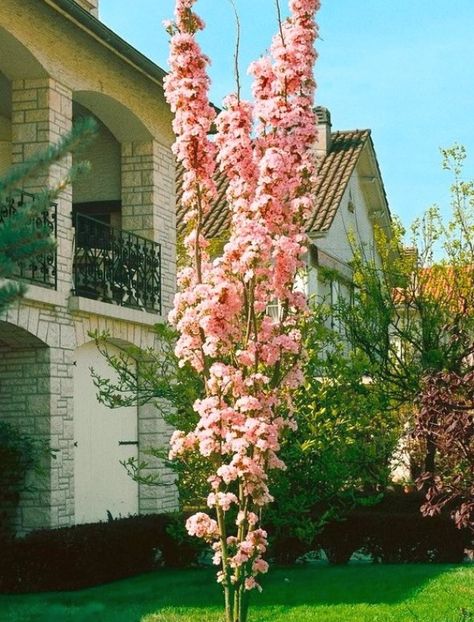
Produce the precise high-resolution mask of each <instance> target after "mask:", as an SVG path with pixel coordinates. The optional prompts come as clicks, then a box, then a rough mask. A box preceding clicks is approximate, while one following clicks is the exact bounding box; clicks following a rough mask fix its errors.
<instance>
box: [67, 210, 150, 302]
mask: <svg viewBox="0 0 474 622" xmlns="http://www.w3.org/2000/svg"><path fill="white" fill-rule="evenodd" d="M74 220H75V249H74V266H73V279H74V286H73V293H74V295H75V296H83V297H85V298H91V299H92V300H99V301H102V302H108V303H111V304H115V305H120V306H122V307H130V308H133V309H141V310H142V311H147V312H149V313H161V247H160V245H159V244H157V243H156V242H153V241H152V240H147V239H146V238H143V237H141V236H139V235H135V234H134V233H130V232H128V231H123V230H122V229H117V228H115V227H111V226H110V225H107V224H105V223H103V222H101V221H100V220H96V219H94V218H90V217H89V216H85V215H84V214H80V213H76V214H75V215H74Z"/></svg>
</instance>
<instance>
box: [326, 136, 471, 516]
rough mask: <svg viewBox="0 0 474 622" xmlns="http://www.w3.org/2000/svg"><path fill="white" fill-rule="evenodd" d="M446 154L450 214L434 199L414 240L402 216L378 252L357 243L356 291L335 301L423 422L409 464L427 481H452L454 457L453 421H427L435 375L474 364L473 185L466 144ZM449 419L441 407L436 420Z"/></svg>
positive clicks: (356, 338)
mask: <svg viewBox="0 0 474 622" xmlns="http://www.w3.org/2000/svg"><path fill="white" fill-rule="evenodd" d="M442 155H443V168H444V169H445V170H448V171H450V172H451V173H452V174H453V176H454V181H453V184H452V186H451V196H452V202H451V213H450V216H449V217H448V218H443V217H442V214H441V212H440V210H439V208H438V207H436V206H435V207H432V208H430V209H429V210H428V211H427V212H426V213H425V214H424V215H423V217H422V218H419V219H417V220H416V221H415V222H414V223H413V225H412V227H411V229H410V247H409V248H408V249H407V248H406V247H405V248H404V246H403V243H404V239H405V237H404V236H405V231H404V230H403V228H402V227H401V226H400V225H399V224H398V223H395V226H394V233H393V235H392V236H390V237H389V236H387V234H386V233H384V232H383V231H377V242H378V244H377V247H378V249H379V252H380V256H379V257H375V256H373V255H370V254H369V253H368V252H367V249H365V248H356V249H355V259H354V281H355V289H354V295H353V300H352V301H351V302H348V301H345V300H340V301H339V303H338V310H337V315H338V318H339V321H340V323H341V324H342V325H343V326H344V329H345V333H346V335H347V338H348V341H349V343H350V344H351V346H352V347H353V348H354V350H355V351H360V352H361V353H363V355H364V356H365V357H366V358H367V360H368V361H369V363H370V366H371V372H370V373H371V376H372V379H373V381H374V383H376V384H380V385H383V386H384V389H385V391H386V393H387V396H388V397H389V398H390V402H391V404H392V407H397V408H399V409H400V411H405V412H406V413H408V414H409V417H408V424H409V425H410V427H411V430H413V429H414V426H415V424H416V423H418V425H417V428H416V429H417V434H416V441H417V442H416V443H415V444H414V445H413V444H412V453H411V458H412V474H413V477H414V478H415V479H416V478H418V477H420V476H422V479H420V480H419V481H420V482H425V483H426V482H428V480H431V481H434V480H433V478H435V477H436V478H441V480H439V479H438V480H437V481H443V480H445V481H453V477H454V471H453V469H454V470H455V469H456V467H455V466H454V465H455V464H456V463H457V462H456V458H455V455H454V454H453V453H452V452H453V451H454V445H453V444H452V443H449V442H447V441H446V438H447V437H446V433H447V434H448V435H449V431H447V430H446V429H444V432H443V433H441V430H440V429H438V428H437V429H436V430H435V429H434V428H433V427H432V426H430V425H428V423H427V422H428V421H430V420H431V419H430V417H431V415H429V414H428V411H429V408H430V406H429V405H430V404H434V402H433V400H432V399H431V398H432V395H433V382H437V381H436V380H435V379H439V378H441V377H443V378H451V379H452V380H453V382H454V384H455V385H456V381H455V379H456V378H459V377H464V378H470V376H469V374H470V372H471V371H472V370H473V369H474V368H473V353H474V185H473V182H466V181H464V180H463V179H462V170H463V162H464V160H465V157H466V153H465V150H464V148H463V147H460V146H458V145H455V146H453V147H451V148H450V149H445V150H442ZM456 386H457V385H456ZM426 391H428V393H426ZM454 402H455V401H454ZM453 408H454V410H456V408H455V406H453ZM449 420H450V418H449V417H441V418H440V419H439V421H438V423H437V424H436V425H439V426H444V425H449V424H447V423H446V422H448V421H449ZM464 429H465V430H467V428H466V427H465V426H464ZM441 439H443V440H442V441H441ZM420 449H421V450H422V453H420ZM451 458H453V459H452V460H451ZM470 468H472V466H471V467H470ZM422 474H423V475H422ZM428 474H430V475H428ZM432 491H433V489H432ZM429 494H431V493H429ZM438 507H439V506H438Z"/></svg>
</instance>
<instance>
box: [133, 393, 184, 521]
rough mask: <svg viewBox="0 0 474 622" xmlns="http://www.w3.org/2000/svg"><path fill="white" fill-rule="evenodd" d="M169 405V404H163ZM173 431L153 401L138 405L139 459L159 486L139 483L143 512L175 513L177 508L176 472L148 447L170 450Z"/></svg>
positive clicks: (145, 473)
mask: <svg viewBox="0 0 474 622" xmlns="http://www.w3.org/2000/svg"><path fill="white" fill-rule="evenodd" d="M164 407H165V408H166V405H165V406H164ZM172 432H173V429H172V427H171V426H169V425H168V424H166V423H165V421H164V420H163V418H162V416H161V415H160V413H159V411H158V410H157V408H156V407H155V406H154V405H153V404H145V405H143V406H139V408H138V438H139V456H138V459H139V461H140V462H146V463H147V465H148V466H147V468H146V469H143V475H144V476H146V475H148V474H149V475H153V476H154V477H157V478H158V481H159V482H160V484H161V485H160V486H144V485H142V484H140V486H139V506H138V507H139V512H140V514H150V513H160V512H174V511H176V510H177V509H178V489H177V487H176V474H175V473H174V472H173V471H172V470H171V469H169V468H168V467H166V466H165V464H164V462H163V460H161V459H159V458H155V457H153V456H150V455H149V454H148V453H147V449H149V448H150V447H153V448H154V449H165V450H166V449H167V448H168V441H169V438H170V436H171V434H172Z"/></svg>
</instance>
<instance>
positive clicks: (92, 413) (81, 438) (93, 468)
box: [74, 342, 138, 523]
mask: <svg viewBox="0 0 474 622" xmlns="http://www.w3.org/2000/svg"><path fill="white" fill-rule="evenodd" d="M110 350H111V351H113V352H114V353H118V352H119V349H118V348H117V347H116V346H110ZM91 367H92V368H93V369H94V370H95V371H96V372H97V373H98V375H99V376H102V377H107V378H113V377H114V376H113V374H112V372H111V369H110V367H109V366H108V364H107V362H106V360H105V359H104V357H103V356H102V355H101V354H100V352H99V351H98V350H97V348H96V345H95V343H93V342H89V343H86V344H84V345H82V346H80V347H79V348H77V349H76V353H75V367H74V446H75V450H74V451H75V454H74V481H75V495H74V497H75V515H76V523H88V522H95V521H103V520H107V518H110V516H112V517H113V518H117V517H125V516H128V515H130V514H137V513H138V484H137V483H136V482H134V481H133V480H132V479H131V478H130V477H129V476H128V475H127V472H126V470H125V468H124V467H123V466H122V464H121V462H122V461H126V460H128V459H129V458H138V410H137V407H136V406H132V407H124V408H117V409H113V410H112V409H110V408H107V407H106V406H104V405H103V404H100V403H99V401H98V400H97V389H96V388H95V386H94V383H93V380H92V377H91V373H90V368H91Z"/></svg>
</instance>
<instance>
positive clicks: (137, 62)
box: [0, 0, 177, 533]
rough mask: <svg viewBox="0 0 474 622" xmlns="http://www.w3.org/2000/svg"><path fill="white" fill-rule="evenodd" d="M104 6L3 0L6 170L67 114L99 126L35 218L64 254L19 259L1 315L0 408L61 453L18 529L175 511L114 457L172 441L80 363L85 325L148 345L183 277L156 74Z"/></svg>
mask: <svg viewBox="0 0 474 622" xmlns="http://www.w3.org/2000/svg"><path fill="white" fill-rule="evenodd" d="M97 4H98V0H77V1H74V0H2V2H1V3H0V174H1V173H2V172H5V170H6V169H7V168H8V167H9V166H10V165H14V164H17V163H21V162H22V161H23V160H25V159H27V158H29V157H30V156H31V155H33V154H34V153H35V152H36V151H37V150H39V149H42V148H44V147H46V146H47V145H48V144H50V143H54V142H55V141H57V140H58V139H59V137H60V136H61V135H62V134H64V133H65V132H67V131H68V130H69V129H70V128H71V125H72V123H73V122H74V120H75V119H77V118H79V117H81V116H84V115H87V116H92V117H94V118H95V119H96V121H97V123H98V127H99V130H98V134H97V137H96V139H95V141H94V142H93V143H92V144H91V145H90V146H89V147H88V148H87V151H86V153H84V154H83V158H84V159H86V160H89V161H90V163H91V170H90V172H89V173H87V174H85V175H84V176H83V177H81V178H78V179H77V180H76V181H75V182H74V183H73V184H72V187H67V188H66V189H65V190H64V191H63V192H61V195H60V196H59V199H58V201H57V203H56V204H54V205H51V208H50V210H49V211H48V212H47V213H45V214H44V215H43V217H44V219H45V221H46V222H48V224H49V226H50V228H51V231H52V233H53V235H54V236H55V238H56V240H57V250H56V252H55V253H52V254H50V255H48V256H44V257H42V258H40V259H39V260H37V261H35V262H32V263H31V264H29V265H24V266H22V268H21V273H20V274H19V275H18V276H19V277H20V278H22V279H25V280H27V281H28V282H29V288H28V292H27V295H26V297H25V298H24V299H23V300H22V301H21V302H20V303H19V304H17V305H16V306H15V307H13V308H11V309H10V310H9V311H8V312H7V313H6V314H4V315H3V316H2V317H0V418H1V419H2V420H4V421H8V422H11V423H13V424H15V425H17V426H18V427H19V428H20V429H21V430H23V431H24V432H26V433H28V434H30V435H31V436H34V437H36V438H45V439H50V440H51V446H52V448H54V449H55V450H56V456H55V459H51V460H50V461H49V463H48V464H47V465H45V466H46V476H45V477H44V478H43V479H41V481H40V482H39V483H38V484H37V486H36V488H35V489H34V490H33V491H30V492H25V493H24V494H23V496H22V499H21V503H20V508H19V512H18V515H17V521H16V527H17V531H18V533H24V532H26V531H28V530H31V529H36V528H44V527H50V528H56V527H61V526H67V525H72V524H75V523H80V522H89V521H95V520H105V519H106V517H107V511H109V512H110V513H111V514H112V515H113V516H114V517H116V516H120V515H122V516H126V515H128V514H133V513H137V512H159V511H163V510H171V509H174V508H175V507H176V504H177V496H176V489H175V486H174V485H173V484H172V482H173V475H172V474H171V473H170V472H169V471H167V470H166V469H165V468H164V466H163V465H162V464H160V463H158V462H156V463H154V464H152V465H150V468H151V469H153V470H154V471H155V472H158V473H159V474H160V475H161V476H162V479H163V481H165V482H168V483H170V485H169V486H166V487H158V488H155V487H142V486H139V485H138V484H136V483H134V482H133V481H132V480H130V479H129V478H128V477H127V475H126V473H125V470H124V469H123V468H122V466H121V465H120V464H119V461H120V460H124V459H127V458H129V457H133V456H134V457H138V458H140V457H142V451H143V450H144V449H146V448H147V447H148V446H150V445H155V446H157V445H160V444H161V443H163V442H165V439H167V438H168V435H169V430H168V429H167V426H166V425H165V423H164V422H163V421H162V420H161V419H160V418H159V417H158V416H157V415H156V412H155V411H154V410H153V409H152V408H150V407H138V408H125V409H118V410H117V411H108V410H107V409H104V408H102V407H101V406H100V405H99V404H98V402H97V400H96V398H95V392H96V391H95V388H94V386H93V384H92V380H91V377H90V372H89V367H90V366H93V367H95V368H97V369H98V370H99V371H101V370H102V369H103V362H102V359H101V357H100V355H99V354H98V353H97V351H96V348H95V345H94V344H93V342H92V340H91V338H90V336H89V332H90V331H94V330H96V329H97V330H100V331H103V330H107V331H109V333H110V336H111V338H112V339H113V340H114V343H115V344H116V346H117V348H120V346H121V345H123V344H131V345H136V346H142V347H146V346H152V345H153V343H154V339H155V337H154V333H153V332H152V330H151V328H152V326H153V324H155V323H156V322H159V321H161V320H163V319H164V318H165V317H166V315H167V313H168V311H169V309H170V307H171V304H172V300H173V295H174V290H175V283H176V274H175V272H176V260H175V237H176V228H175V168H174V160H173V157H172V154H171V150H170V145H171V143H172V141H173V134H172V129H171V114H170V111H169V108H168V106H167V105H166V103H165V100H164V96H163V87H162V79H163V76H164V71H163V70H162V69H160V68H159V67H157V66H156V65H155V64H153V63H152V62H151V61H150V60H148V59H147V58H145V57H144V56H142V55H141V54H140V53H139V52H138V51H137V50H135V49H134V48H132V47H131V46H130V45H128V44H127V43H126V42H125V41H123V40H122V39H121V38H120V37H118V36H117V35H116V34H114V33H113V32H112V31H110V30H109V29H108V28H106V27H105V26H104V25H103V24H102V23H101V22H100V21H99V20H98V19H97V11H98V6H97ZM70 164H71V157H68V158H66V159H65V161H64V162H63V163H62V164H61V165H57V166H54V167H52V168H51V170H50V171H49V173H48V174H47V175H46V176H44V177H43V178H41V179H37V180H35V181H34V182H30V183H29V185H28V186H27V187H25V188H21V189H19V190H18V193H17V194H15V195H14V196H13V197H12V198H11V200H10V201H9V202H8V204H6V205H1V206H0V222H1V220H3V219H5V218H8V215H9V214H10V213H11V211H12V210H16V209H18V208H19V207H20V206H21V204H22V202H25V201H31V200H34V196H35V193H36V192H38V191H39V190H40V189H41V188H42V187H44V186H45V184H48V183H51V184H52V183H54V182H55V181H57V180H58V179H60V178H61V176H62V175H63V174H64V172H65V171H66V170H67V169H68V167H69V166H70Z"/></svg>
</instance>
